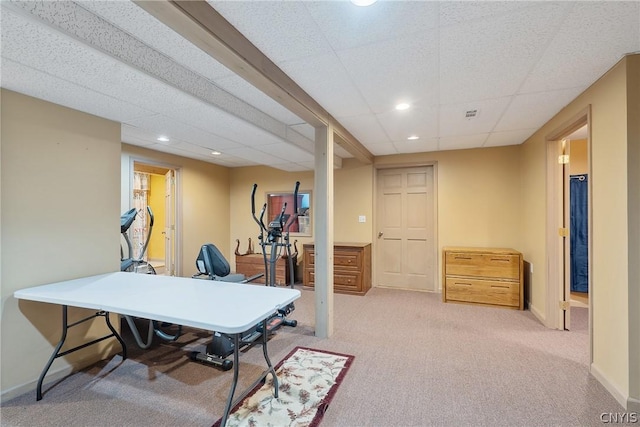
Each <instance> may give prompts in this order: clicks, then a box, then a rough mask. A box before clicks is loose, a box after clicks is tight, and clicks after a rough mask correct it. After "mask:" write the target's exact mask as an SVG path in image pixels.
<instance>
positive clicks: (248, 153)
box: [225, 147, 288, 166]
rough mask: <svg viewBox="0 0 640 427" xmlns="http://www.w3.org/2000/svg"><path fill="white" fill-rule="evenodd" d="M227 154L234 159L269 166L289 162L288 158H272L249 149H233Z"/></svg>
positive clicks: (227, 151)
mask: <svg viewBox="0 0 640 427" xmlns="http://www.w3.org/2000/svg"><path fill="white" fill-rule="evenodd" d="M225 153H226V154H229V155H231V156H234V157H238V158H241V159H245V160H249V161H252V162H255V163H256V164H262V165H267V166H270V165H275V164H282V163H287V162H288V160H287V159H286V158H281V157H277V156H272V155H270V154H266V153H263V152H262V151H258V150H253V149H251V148H249V147H240V148H233V149H231V150H226V151H225Z"/></svg>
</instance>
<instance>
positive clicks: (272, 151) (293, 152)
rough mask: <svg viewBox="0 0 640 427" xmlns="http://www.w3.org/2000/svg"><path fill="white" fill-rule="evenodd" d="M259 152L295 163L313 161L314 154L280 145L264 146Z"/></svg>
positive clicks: (288, 145)
mask: <svg viewBox="0 0 640 427" xmlns="http://www.w3.org/2000/svg"><path fill="white" fill-rule="evenodd" d="M258 150H260V151H262V152H263V153H266V154H268V155H270V156H275V157H279V158H281V159H286V160H288V161H289V162H293V163H297V162H305V161H306V162H309V161H311V162H312V161H313V154H310V153H307V152H306V151H303V150H301V149H299V148H297V147H292V146H291V145H290V144H285V143H280V144H270V145H263V146H260V147H259V148H258Z"/></svg>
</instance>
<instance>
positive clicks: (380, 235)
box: [378, 231, 384, 239]
mask: <svg viewBox="0 0 640 427" xmlns="http://www.w3.org/2000/svg"><path fill="white" fill-rule="evenodd" d="M383 234H384V233H383V232H382V231H379V232H378V239H379V238H381V237H382V235H383Z"/></svg>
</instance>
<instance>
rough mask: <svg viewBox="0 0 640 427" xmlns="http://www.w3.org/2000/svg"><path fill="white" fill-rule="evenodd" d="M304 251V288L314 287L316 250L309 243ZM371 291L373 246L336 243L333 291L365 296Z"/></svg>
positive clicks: (334, 247) (334, 246)
mask: <svg viewBox="0 0 640 427" xmlns="http://www.w3.org/2000/svg"><path fill="white" fill-rule="evenodd" d="M303 251H304V258H303V260H304V270H303V271H304V273H303V284H304V286H308V287H313V285H314V281H315V280H314V266H315V250H314V245H313V243H307V244H305V245H304V247H303ZM369 289H371V244H370V243H336V244H334V245H333V291H334V292H336V293H340V294H352V295H364V294H366V293H367V291H368V290H369Z"/></svg>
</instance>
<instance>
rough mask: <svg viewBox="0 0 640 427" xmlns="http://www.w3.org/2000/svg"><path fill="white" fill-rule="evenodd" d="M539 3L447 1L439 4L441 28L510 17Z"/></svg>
mask: <svg viewBox="0 0 640 427" xmlns="http://www.w3.org/2000/svg"><path fill="white" fill-rule="evenodd" d="M537 4H538V3H532V2H526V1H475V2H466V1H446V2H439V9H440V26H442V27H444V26H448V25H455V24H466V23H470V22H473V21H478V20H482V19H486V18H492V17H500V16H505V15H510V14H512V13H513V12H517V11H518V10H520V9H526V8H530V7H534V5H537Z"/></svg>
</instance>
